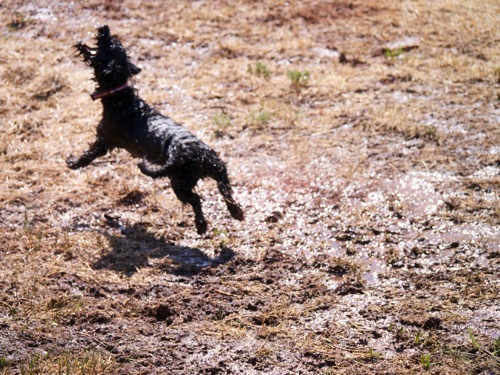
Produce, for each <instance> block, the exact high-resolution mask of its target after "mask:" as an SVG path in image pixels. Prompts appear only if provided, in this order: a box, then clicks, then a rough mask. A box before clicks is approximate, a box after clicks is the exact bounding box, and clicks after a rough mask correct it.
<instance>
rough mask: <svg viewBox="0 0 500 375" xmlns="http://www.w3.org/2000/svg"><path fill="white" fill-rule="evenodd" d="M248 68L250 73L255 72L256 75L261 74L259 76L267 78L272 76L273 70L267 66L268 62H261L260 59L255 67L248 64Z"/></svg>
mask: <svg viewBox="0 0 500 375" xmlns="http://www.w3.org/2000/svg"><path fill="white" fill-rule="evenodd" d="M247 70H248V73H250V74H255V75H256V76H259V77H262V78H265V79H269V78H271V71H270V70H269V68H268V67H267V65H266V64H264V63H261V62H260V61H258V62H257V63H256V64H255V67H253V66H252V65H251V64H248V68H247Z"/></svg>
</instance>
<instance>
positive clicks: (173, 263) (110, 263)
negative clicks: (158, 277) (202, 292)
mask: <svg viewBox="0 0 500 375" xmlns="http://www.w3.org/2000/svg"><path fill="white" fill-rule="evenodd" d="M122 233H123V235H114V234H110V233H108V232H105V233H104V235H105V237H106V238H107V239H108V241H109V244H110V246H111V251H110V252H108V253H107V254H105V255H103V256H102V257H101V258H100V259H99V260H97V261H96V262H95V263H94V264H93V265H92V266H93V268H94V269H112V270H115V271H118V272H120V273H122V274H124V275H126V276H128V277H130V276H132V275H133V274H134V273H136V272H138V271H139V270H140V269H141V268H150V267H154V268H157V269H160V270H161V271H163V272H167V273H171V274H174V275H178V276H188V277H189V276H194V275H196V274H198V273H199V272H200V271H201V270H203V269H205V268H210V267H218V266H219V265H221V264H224V263H227V262H229V261H230V260H231V259H233V258H234V255H235V253H234V251H233V250H232V249H230V248H228V247H222V248H221V249H220V252H219V253H218V254H217V255H216V256H215V257H213V258H212V257H209V256H207V255H206V254H205V253H204V252H203V251H201V250H200V249H196V248H191V247H187V246H179V245H176V244H175V243H172V242H168V241H165V240H164V239H161V238H160V239H159V238H156V237H155V236H154V235H153V234H152V233H150V232H148V231H147V229H146V228H145V227H144V225H141V224H135V225H133V226H132V227H128V228H122ZM156 259H162V260H163V261H162V262H160V263H158V262H157V261H156ZM153 263H154V264H153Z"/></svg>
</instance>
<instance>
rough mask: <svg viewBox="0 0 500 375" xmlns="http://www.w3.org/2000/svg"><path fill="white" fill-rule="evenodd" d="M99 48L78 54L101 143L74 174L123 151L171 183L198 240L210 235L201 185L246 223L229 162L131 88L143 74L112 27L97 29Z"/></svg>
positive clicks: (75, 161) (73, 161) (82, 48)
mask: <svg viewBox="0 0 500 375" xmlns="http://www.w3.org/2000/svg"><path fill="white" fill-rule="evenodd" d="M97 31H98V32H97V38H96V40H97V48H91V47H88V46H87V45H85V44H83V43H81V42H79V43H77V44H76V45H75V48H76V49H77V51H78V52H79V54H80V55H81V56H82V58H83V60H84V61H85V63H86V64H87V65H89V66H90V67H92V68H93V69H94V75H95V78H94V80H95V81H96V82H97V89H96V91H95V92H94V93H93V94H92V95H91V97H92V99H93V100H95V99H101V101H102V105H103V117H102V119H101V121H100V123H99V125H98V126H97V137H96V140H95V142H94V143H93V144H91V146H90V148H89V149H88V150H87V151H85V152H84V153H83V155H82V156H80V157H79V158H77V157H74V156H70V157H69V158H68V159H67V160H66V162H67V164H68V167H69V168H71V169H78V168H82V167H85V166H87V165H89V164H90V163H91V162H92V161H93V160H94V159H96V158H97V157H99V156H103V155H105V154H106V153H107V152H108V151H111V150H112V149H114V148H124V149H125V150H127V151H128V152H129V153H130V154H131V155H132V156H134V157H140V158H142V161H141V162H140V163H139V164H138V166H139V168H140V170H141V172H142V173H144V174H145V175H147V176H150V177H153V178H159V177H169V178H170V181H171V184H172V189H173V190H174V192H175V194H176V195H177V197H178V198H179V199H180V200H181V201H182V202H183V203H189V204H190V205H191V206H192V207H193V210H194V214H195V223H196V229H197V231H198V233H199V234H202V233H205V232H206V230H207V222H206V220H205V218H204V216H203V211H202V209H201V200H200V197H199V195H198V194H196V193H195V192H193V189H194V187H195V186H196V184H197V182H198V180H199V179H202V178H206V177H210V178H213V179H214V180H216V181H217V186H218V188H219V191H220V193H221V194H222V196H223V197H224V201H225V202H226V205H227V208H228V210H229V213H230V214H231V216H232V217H233V218H235V219H237V220H243V217H244V215H243V210H242V209H241V207H240V206H239V205H238V203H236V202H235V200H234V199H233V197H232V194H231V193H232V190H231V185H230V183H229V178H228V176H227V170H226V166H225V164H224V162H223V161H222V160H221V159H220V158H219V157H218V155H217V154H216V153H215V151H213V150H212V149H211V148H210V147H208V146H207V145H206V144H205V143H203V142H202V141H200V140H199V139H198V138H196V137H195V136H194V135H193V134H191V133H190V132H189V131H187V130H186V129H184V128H183V127H182V126H181V125H179V124H177V123H176V122H175V121H174V120H172V119H171V118H169V117H166V116H163V115H162V114H161V113H159V112H158V111H156V110H155V109H154V108H152V107H150V106H149V105H148V104H147V103H146V102H144V101H143V100H142V99H141V98H140V97H139V96H138V95H137V93H136V91H135V90H134V89H133V88H132V87H131V86H129V83H128V80H129V78H130V77H132V76H133V75H135V74H137V73H139V72H140V71H141V69H140V68H138V67H137V66H135V65H134V64H132V63H131V62H130V60H129V57H128V56H127V52H126V51H125V48H124V47H123V46H122V44H121V43H120V41H119V40H118V38H117V37H116V36H111V34H110V31H109V27H108V26H102V27H99V28H98V29H97Z"/></svg>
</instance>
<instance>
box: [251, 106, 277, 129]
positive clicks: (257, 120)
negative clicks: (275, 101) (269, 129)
mask: <svg viewBox="0 0 500 375" xmlns="http://www.w3.org/2000/svg"><path fill="white" fill-rule="evenodd" d="M271 117H272V113H271V112H269V111H268V110H267V109H265V108H264V107H261V108H260V109H259V111H258V112H250V122H251V123H252V124H253V125H255V126H256V127H257V128H262V127H264V126H265V125H267V124H269V121H270V120H271Z"/></svg>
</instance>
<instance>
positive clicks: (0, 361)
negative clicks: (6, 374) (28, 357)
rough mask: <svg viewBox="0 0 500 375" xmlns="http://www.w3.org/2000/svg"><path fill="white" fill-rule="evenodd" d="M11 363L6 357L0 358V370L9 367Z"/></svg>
mask: <svg viewBox="0 0 500 375" xmlns="http://www.w3.org/2000/svg"><path fill="white" fill-rule="evenodd" d="M10 365H11V363H10V361H9V360H8V359H7V358H6V357H1V358H0V369H2V368H6V367H10Z"/></svg>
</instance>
